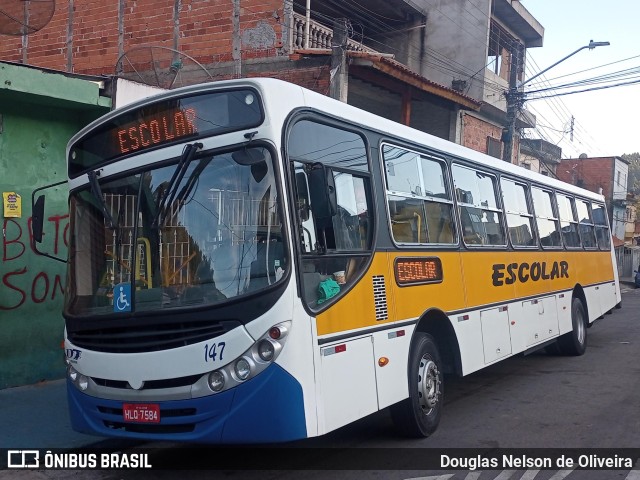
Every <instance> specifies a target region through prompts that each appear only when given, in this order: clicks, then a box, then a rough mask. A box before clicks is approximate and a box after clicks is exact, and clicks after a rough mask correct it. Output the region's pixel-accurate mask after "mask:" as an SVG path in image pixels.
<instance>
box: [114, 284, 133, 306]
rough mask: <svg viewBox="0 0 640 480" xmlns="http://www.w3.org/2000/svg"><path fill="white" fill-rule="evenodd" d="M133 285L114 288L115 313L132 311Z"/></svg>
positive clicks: (121, 285) (119, 285)
mask: <svg viewBox="0 0 640 480" xmlns="http://www.w3.org/2000/svg"><path fill="white" fill-rule="evenodd" d="M130 299H131V284H130V283H120V284H118V285H116V286H115V287H114V288H113V311H114V312H130V311H131V302H130Z"/></svg>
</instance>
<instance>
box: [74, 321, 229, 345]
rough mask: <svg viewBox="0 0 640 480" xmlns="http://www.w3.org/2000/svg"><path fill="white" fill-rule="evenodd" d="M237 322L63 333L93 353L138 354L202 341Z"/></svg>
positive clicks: (153, 325)
mask: <svg viewBox="0 0 640 480" xmlns="http://www.w3.org/2000/svg"><path fill="white" fill-rule="evenodd" d="M239 325H240V322H238V321H234V320H222V321H213V322H180V323H161V324H151V325H133V326H126V327H122V326H119V327H113V328H110V327H103V328H100V329H95V330H81V331H70V332H68V334H67V336H68V338H69V341H70V342H71V343H73V344H74V345H75V346H77V347H80V348H86V349H88V350H93V351H96V352H108V353H139V352H153V351H159V350H168V349H170V348H178V347H184V346H186V345H192V344H194V343H199V342H203V341H205V340H210V339H212V338H216V337H219V336H220V335H223V334H225V333H226V332H228V331H230V330H233V329H234V328H236V327H238V326H239Z"/></svg>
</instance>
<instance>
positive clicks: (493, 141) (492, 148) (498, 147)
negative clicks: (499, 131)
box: [487, 137, 502, 158]
mask: <svg viewBox="0 0 640 480" xmlns="http://www.w3.org/2000/svg"><path fill="white" fill-rule="evenodd" d="M487 154H488V155H491V156H492V157H495V158H502V142H501V141H500V140H498V139H497V138H493V137H487Z"/></svg>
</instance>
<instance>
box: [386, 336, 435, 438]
mask: <svg viewBox="0 0 640 480" xmlns="http://www.w3.org/2000/svg"><path fill="white" fill-rule="evenodd" d="M408 381H409V398H407V399H405V400H403V401H401V402H399V403H397V404H395V405H392V406H391V409H390V410H391V418H392V420H393V422H394V424H395V425H396V427H397V428H398V430H399V431H400V432H401V433H402V434H403V435H406V436H408V437H413V438H421V437H428V436H429V435H431V434H432V433H433V432H435V431H436V429H437V428H438V423H440V416H441V413H442V402H443V392H444V391H443V383H442V364H441V361H440V353H439V352H438V347H437V345H436V342H435V340H434V338H433V337H432V336H431V335H429V334H426V333H416V335H415V338H414V340H413V345H412V346H411V354H410V359H409V371H408Z"/></svg>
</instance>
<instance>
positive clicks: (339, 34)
mask: <svg viewBox="0 0 640 480" xmlns="http://www.w3.org/2000/svg"><path fill="white" fill-rule="evenodd" d="M347 38H348V36H347V19H346V18H338V19H336V20H335V21H334V22H333V38H332V39H331V73H330V80H329V96H330V97H331V98H335V99H336V100H340V101H341V102H345V103H346V102H347V91H348V86H349V71H348V70H347Z"/></svg>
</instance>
